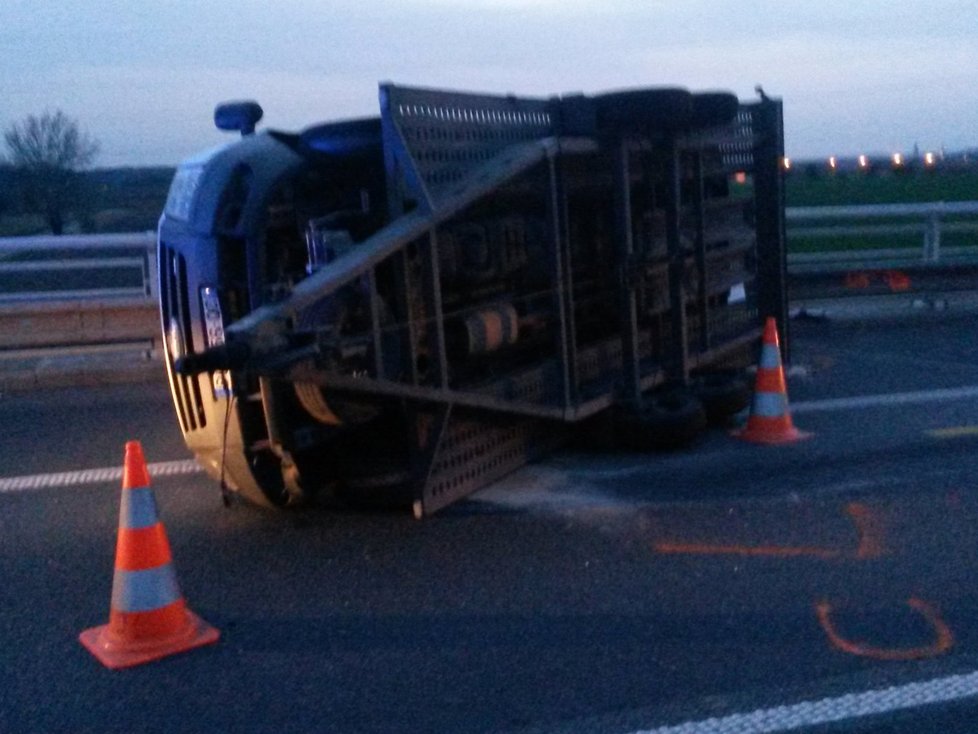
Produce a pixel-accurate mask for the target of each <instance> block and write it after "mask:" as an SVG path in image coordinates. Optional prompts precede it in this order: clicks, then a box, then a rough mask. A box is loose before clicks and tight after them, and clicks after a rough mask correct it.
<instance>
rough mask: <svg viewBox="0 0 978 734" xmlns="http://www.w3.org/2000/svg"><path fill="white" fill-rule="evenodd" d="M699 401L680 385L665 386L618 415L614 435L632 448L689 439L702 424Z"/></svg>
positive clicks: (672, 444) (664, 446)
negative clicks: (637, 405)
mask: <svg viewBox="0 0 978 734" xmlns="http://www.w3.org/2000/svg"><path fill="white" fill-rule="evenodd" d="M706 425H707V420H706V412H705V410H704V409H703V404H702V403H701V402H700V401H699V400H698V399H697V398H696V397H695V396H694V395H692V394H691V393H690V392H689V391H687V390H685V389H683V388H678V387H676V388H667V389H665V390H660V391H657V392H655V393H653V394H651V395H648V396H646V397H645V399H644V400H643V401H642V405H641V407H640V408H639V409H638V410H637V411H630V412H627V413H624V414H622V415H620V416H619V420H618V421H617V426H616V428H617V436H618V440H619V443H620V444H621V445H622V446H624V447H625V448H628V449H632V450H635V451H647V450H650V449H676V448H680V447H682V446H685V445H687V444H689V443H691V442H692V441H693V440H694V439H695V438H696V437H697V436H699V435H700V433H701V432H702V431H703V429H704V428H706Z"/></svg>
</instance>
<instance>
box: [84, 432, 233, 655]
mask: <svg viewBox="0 0 978 734" xmlns="http://www.w3.org/2000/svg"><path fill="white" fill-rule="evenodd" d="M219 636H220V632H218V631H217V630H216V629H215V628H214V627H211V626H210V625H209V624H207V623H206V622H204V621H203V620H202V619H200V618H199V617H198V616H197V615H195V614H194V613H193V612H191V611H190V610H189V609H187V606H186V603H185V602H184V599H183V596H182V595H181V593H180V587H179V586H178V585H177V578H176V574H175V573H174V570H173V564H172V560H171V558H170V543H169V541H168V540H167V537H166V530H165V529H164V528H163V523H161V522H160V521H159V519H158V518H157V513H156V500H155V498H154V497H153V490H152V489H150V486H149V471H148V470H147V468H146V461H145V459H144V458H143V449H142V446H140V444H139V442H138V441H130V442H128V443H127V444H126V459H125V465H124V470H123V474H122V504H121V507H120V509H119V536H118V539H117V542H116V553H115V575H114V576H113V578H112V603H111V608H110V610H109V622H108V624H104V625H101V626H99V627H93V628H91V629H87V630H85V631H84V632H82V633H81V634H80V635H79V640H81V643H82V644H83V645H84V646H85V647H86V648H88V651H89V652H91V653H92V655H94V656H95V657H96V658H98V659H99V661H100V662H101V663H102V664H103V665H105V666H106V667H107V668H128V667H130V666H132V665H139V664H141V663H148V662H150V661H151V660H158V659H159V658H162V657H166V656H167V655H172V654H174V653H178V652H183V651H185V650H191V649H193V648H195V647H200V646H201V645H207V644H210V643H212V642H216V641H217V638H218V637H219Z"/></svg>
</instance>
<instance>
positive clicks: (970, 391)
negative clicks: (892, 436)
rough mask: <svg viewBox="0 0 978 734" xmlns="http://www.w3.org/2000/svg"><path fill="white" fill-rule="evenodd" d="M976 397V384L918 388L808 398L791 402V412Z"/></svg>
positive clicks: (977, 389)
mask: <svg viewBox="0 0 978 734" xmlns="http://www.w3.org/2000/svg"><path fill="white" fill-rule="evenodd" d="M976 397H978V385H973V386H969V387H954V388H948V389H945V390H920V391H917V392H901V393H890V394H885V395H857V396H855V397H851V398H832V399H830V400H808V401H803V402H797V403H792V404H791V412H792V413H817V412H820V411H830V410H852V409H856V408H876V407H879V406H890V405H910V404H913V403H933V402H938V401H941V400H960V399H961V398H976Z"/></svg>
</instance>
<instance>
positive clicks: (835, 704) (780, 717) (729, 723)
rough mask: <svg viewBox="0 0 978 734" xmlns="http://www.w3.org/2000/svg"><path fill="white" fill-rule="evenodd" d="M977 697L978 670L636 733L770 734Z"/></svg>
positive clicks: (634, 733)
mask: <svg viewBox="0 0 978 734" xmlns="http://www.w3.org/2000/svg"><path fill="white" fill-rule="evenodd" d="M974 696H978V671H976V672H973V673H966V674H962V675H951V676H947V677H944V678H934V679H932V680H928V681H921V682H918V683H907V684H905V685H900V686H891V687H889V688H880V689H874V690H869V691H861V692H858V693H847V694H845V695H842V696H833V697H830V698H822V699H819V700H817V701H803V702H801V703H795V704H787V705H783V706H774V707H771V708H766V709H757V710H756V711H750V712H748V713H741V714H730V715H727V716H717V717H713V718H709V719H703V720H701V721H687V722H685V723H682V724H677V725H673V726H661V727H659V728H657V729H643V730H642V731H637V732H633V734H766V733H768V732H781V731H791V730H793V729H801V728H804V727H811V726H820V725H822V724H831V723H835V722H840V721H849V720H851V719H858V718H862V717H865V716H880V715H882V714H890V713H894V712H896V711H906V710H907V709H913V708H917V707H919V706H926V705H928V704H934V703H950V702H952V701H958V700H961V699H964V698H972V697H974Z"/></svg>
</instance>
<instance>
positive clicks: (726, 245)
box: [227, 84, 786, 516]
mask: <svg viewBox="0 0 978 734" xmlns="http://www.w3.org/2000/svg"><path fill="white" fill-rule="evenodd" d="M554 109H555V106H554V103H553V102H552V101H547V100H527V99H518V98H515V97H487V96H481V95H466V94H455V93H449V92H440V91H433V90H418V89H408V88H403V87H396V86H394V85H391V84H386V85H383V86H382V87H381V129H382V135H383V143H384V161H385V166H386V173H387V181H388V202H387V206H388V212H389V216H390V223H389V224H388V225H387V226H386V227H384V228H383V229H381V230H380V231H379V232H377V233H376V234H374V235H373V236H372V237H370V238H369V239H367V240H366V241H365V242H363V243H361V244H360V245H359V246H358V247H357V248H356V249H355V250H353V251H352V252H351V253H349V254H348V255H346V256H344V257H343V258H340V259H338V260H336V261H334V262H332V263H329V264H328V265H326V266H324V267H322V268H321V269H319V270H318V271H317V272H316V273H314V274H313V275H311V276H310V277H308V278H307V279H305V280H303V281H301V282H300V283H299V284H298V285H297V286H296V287H295V288H294V290H293V292H292V294H291V296H290V297H289V298H288V299H287V300H286V301H284V302H281V303H277V304H274V305H270V306H265V307H262V308H259V309H257V310H255V311H254V312H252V313H251V314H250V315H249V316H247V317H246V318H244V319H242V320H241V321H239V322H237V323H235V324H233V325H231V326H230V327H229V328H228V330H227V331H228V337H229V339H234V340H239V341H244V342H246V343H247V344H248V345H249V346H250V347H251V349H252V353H253V358H252V360H251V363H250V364H249V369H252V370H254V371H255V372H257V373H259V374H272V375H274V376H276V377H279V378H282V379H286V380H302V381H309V382H316V383H318V384H320V385H323V386H325V387H329V388H330V389H331V390H333V391H337V392H347V393H352V394H360V395H369V396H374V397H381V396H385V397H386V398H390V399H397V400H401V401H403V402H404V405H405V406H406V409H407V415H408V420H407V425H408V432H409V434H410V435H409V437H408V439H409V442H410V449H411V457H412V459H411V464H412V475H413V477H414V480H413V483H414V491H415V513H416V514H418V515H419V516H421V515H426V514H430V513H431V512H434V511H436V510H437V509H439V508H441V507H443V506H445V505H446V504H448V503H450V502H452V501H454V500H455V499H458V498H459V497H461V496H464V495H465V494H468V493H469V492H471V491H474V489H477V488H478V487H480V486H483V485H484V484H485V483H486V482H487V481H490V480H491V479H492V478H495V477H496V476H499V475H501V473H505V472H506V471H509V470H511V469H513V468H516V467H517V466H520V465H522V464H524V463H526V461H528V460H529V459H530V458H532V457H534V456H536V455H539V454H540V453H542V452H543V451H545V450H549V448H551V447H552V446H553V445H554V444H555V443H556V442H559V441H560V440H561V439H562V435H563V430H564V429H563V428H562V426H563V425H564V424H567V423H574V422H578V421H580V420H583V419H584V418H587V417H589V416H591V415H593V414H595V413H596V412H598V411H600V410H603V409H605V408H607V407H609V406H611V405H613V404H615V403H622V404H626V405H630V406H632V407H633V408H637V407H638V405H639V404H640V402H641V400H642V394H643V393H644V392H645V391H647V390H649V389H650V388H652V387H654V386H655V385H657V384H660V383H661V382H663V381H665V380H667V379H673V380H680V381H684V380H686V379H687V378H688V377H689V375H690V372H691V371H692V370H694V369H696V368H697V367H702V366H705V365H707V364H710V363H711V361H713V360H717V359H719V358H721V357H722V356H723V355H724V354H727V353H730V352H734V351H736V350H738V349H743V348H744V347H745V346H749V345H750V344H751V343H753V342H754V341H755V340H756V339H757V338H758V336H759V328H758V327H759V324H758V318H757V317H758V311H759V312H760V313H761V314H762V315H776V316H781V317H782V319H781V323H782V324H783V323H784V319H783V315H784V314H785V313H786V302H785V300H784V296H785V290H784V275H785V274H784V221H783V193H782V189H781V185H780V178H779V177H780V170H779V168H778V163H779V161H780V154H781V152H782V151H781V148H780V146H781V128H780V119H781V118H780V105H779V104H778V103H774V102H762V103H759V104H757V105H749V106H744V107H742V111H741V114H740V116H739V118H738V121H737V123H736V124H734V125H731V126H728V127H725V128H723V129H721V130H714V131H697V132H696V133H695V134H681V133H679V134H670V135H663V134H659V133H657V132H656V131H649V134H648V135H642V136H638V135H633V134H629V135H627V136H621V137H617V138H615V139H611V140H608V139H598V138H593V139H592V138H579V137H556V136H555V131H556V130H557V129H558V127H557V126H556V125H555V117H556V113H554V112H553V110H554ZM707 148H710V149H715V150H719V151H721V152H722V155H721V165H722V168H723V171H726V172H729V171H732V170H735V168H736V169H740V170H746V171H749V172H751V173H753V175H754V179H755V186H756V190H757V197H756V200H755V202H754V213H755V216H756V234H757V240H756V243H754V242H752V241H749V240H750V237H749V235H750V231H749V228H748V227H747V225H746V224H744V223H740V224H738V223H737V222H734V223H733V224H732V225H731V227H730V229H731V231H733V232H734V237H740V238H741V239H742V240H744V241H743V242H736V241H731V238H729V237H728V238H727V239H723V240H722V242H719V244H718V242H714V241H713V240H711V236H714V235H716V236H717V237H722V235H723V234H728V233H727V232H726V231H723V232H721V233H720V234H717V233H716V232H713V231H712V230H710V227H709V226H708V222H707V211H706V205H707V202H706V200H705V193H704V185H703V180H704V175H705V173H704V162H703V160H702V151H704V150H706V149H707ZM609 149H610V150H609ZM684 155H685V156H686V157H687V158H688V157H689V156H692V159H693V160H694V161H695V163H694V171H693V177H694V179H695V186H694V195H693V200H692V202H691V203H690V202H685V203H684V201H683V197H682V192H681V185H682V181H683V176H684V169H683V164H684V160H685V159H684ZM575 157H583V158H584V159H585V160H586V161H589V162H592V163H593V165H594V166H596V167H597V170H598V172H599V174H600V172H601V171H605V172H609V173H610V175H611V177H612V181H613V191H614V197H613V199H614V200H613V206H612V209H613V218H614V222H615V239H616V241H617V246H616V248H615V252H616V257H617V263H616V271H617V273H618V278H617V286H616V287H617V289H618V302H619V311H620V323H619V324H618V332H617V333H612V334H609V335H608V336H607V337H606V338H603V339H600V340H598V341H596V342H595V341H592V342H591V343H589V344H584V345H581V344H579V338H578V333H577V325H576V323H575V313H576V307H575V293H576V290H575V288H576V284H575V279H574V277H573V273H574V263H573V261H572V251H573V247H572V243H571V231H570V224H569V223H570V208H571V206H572V204H571V202H570V199H569V196H570V193H569V190H568V189H569V187H570V186H572V185H573V184H572V181H571V180H570V178H569V174H568V173H567V172H566V171H565V169H564V167H563V162H564V161H565V160H570V159H572V158H575ZM533 171H538V172H539V173H540V174H541V175H542V177H543V179H542V180H545V181H546V187H547V191H546V192H545V193H544V194H543V197H542V199H543V204H544V209H545V212H546V215H545V216H546V225H547V252H548V258H549V263H548V268H549V272H550V277H551V309H552V316H553V322H554V323H553V339H554V350H553V356H551V357H549V358H546V359H543V360H542V361H540V362H538V363H536V364H533V365H530V366H526V367H522V368H518V369H515V368H514V369H513V370H512V371H510V372H509V373H508V374H506V375H504V376H502V377H499V378H498V379H495V380H492V381H490V382H488V383H485V384H481V385H466V386H462V387H460V386H453V384H452V382H451V379H450V373H449V367H450V365H449V363H448V356H447V352H446V334H445V324H444V313H443V310H442V292H441V275H440V272H439V261H440V258H439V237H438V231H439V227H440V226H441V225H443V224H445V223H447V222H450V221H452V220H453V218H455V217H457V216H458V215H460V214H463V213H464V211H465V210H466V209H467V208H469V207H470V206H473V205H477V204H478V203H479V202H481V201H483V200H485V199H486V198H487V197H490V196H492V195H493V194H494V193H495V192H497V191H499V190H500V189H501V187H504V186H506V185H508V184H510V183H511V182H513V181H515V180H517V179H518V177H520V176H524V175H528V174H530V173H532V172H533ZM659 175H661V178H662V180H661V184H662V188H663V190H664V198H663V201H662V205H663V207H662V208H663V209H664V215H665V244H666V248H665V249H666V254H665V257H664V258H663V257H661V256H657V255H656V254H655V253H654V252H652V251H642V250H637V248H636V247H635V242H634V228H635V227H636V222H635V217H634V208H633V204H632V197H633V192H632V190H633V187H634V186H635V185H636V183H635V180H634V179H635V178H636V177H637V178H638V179H642V177H643V176H644V177H645V179H646V185H647V188H648V189H649V195H652V194H651V192H652V191H654V189H655V186H656V185H657V183H658V182H659V181H658V179H657V178H656V176H659ZM687 210H691V211H687ZM687 221H688V222H690V225H689V226H690V227H691V228H692V232H693V236H692V247H687V246H686V244H684V229H683V227H684V224H685V223H686V222H687ZM738 233H739V234H738ZM755 247H756V262H757V273H758V282H757V283H756V284H754V285H753V286H750V284H748V285H749V290H750V291H751V292H752V293H753V292H755V291H756V301H755V298H754V296H753V295H752V296H751V298H749V302H748V303H747V304H745V305H744V307H743V308H742V309H740V310H739V311H738V313H739V314H740V315H739V317H738V318H739V319H740V320H739V321H738V322H737V323H734V324H733V325H732V326H730V325H728V328H726V329H724V328H723V324H722V323H720V322H718V321H717V322H716V323H714V322H715V321H716V319H718V318H719V316H717V315H716V313H715V312H717V311H725V312H727V311H729V312H733V311H737V309H732V308H727V309H712V310H711V306H710V304H711V302H712V301H711V299H715V298H717V297H718V294H720V293H722V292H725V290H726V289H729V287H730V285H732V283H729V282H727V280H725V278H727V279H729V278H737V277H739V278H742V279H743V280H742V281H741V282H746V281H747V280H749V279H751V275H752V273H751V272H750V271H751V267H750V259H751V258H752V257H754V255H755V252H754V248H755ZM738 263H739V265H738ZM379 267H389V268H390V272H392V273H393V278H394V281H395V287H394V294H395V300H396V304H395V305H396V311H397V313H398V314H400V318H399V319H398V320H397V322H396V324H395V326H394V328H397V329H398V330H399V333H400V334H401V343H402V344H403V345H404V348H403V350H402V351H403V357H404V360H403V361H404V364H403V372H402V375H403V376H402V377H401V378H399V379H396V378H394V377H393V376H391V375H388V374H386V373H385V367H384V364H385V362H384V359H383V354H382V349H383V339H382V338H381V330H382V328H391V327H390V326H385V325H384V324H382V318H381V312H382V307H381V303H380V296H379V294H378V290H377V288H378V277H377V269H378V268H379ZM725 272H727V273H728V274H726V275H725ZM690 278H695V279H696V286H695V288H688V287H687V281H688V280H689V279H690ZM768 278H773V280H774V282H771V283H769V282H767V280H768ZM358 279H363V280H364V281H365V282H366V283H367V288H368V293H369V303H370V323H371V326H370V329H371V332H372V333H371V335H370V340H371V343H372V344H373V347H374V360H373V365H372V373H371V374H370V375H368V376H356V377H351V376H347V375H340V374H334V373H330V372H328V371H325V370H323V369H321V368H320V367H318V366H317V365H316V364H315V361H314V360H312V359H310V350H309V349H308V348H307V347H304V348H301V349H295V350H294V351H290V349H289V343H290V342H289V329H290V324H291V323H292V321H293V319H294V318H295V316H296V314H297V313H299V312H300V311H301V310H303V309H305V308H308V307H309V306H312V305H313V304H315V303H316V302H317V301H319V300H321V299H323V298H326V297H328V296H330V295H332V294H334V293H336V292H337V291H338V290H340V289H341V288H342V287H344V286H346V285H348V284H351V283H353V282H355V281H357V280H358ZM663 288H665V290H666V291H667V293H668V298H667V299H666V300H665V302H662V299H661V296H660V294H661V292H662V290H663ZM640 298H641V299H644V300H643V304H645V305H644V309H645V313H646V316H644V317H640V314H639V308H638V304H639V300H640ZM650 304H651V305H650ZM690 307H692V311H693V316H694V317H693V322H695V324H696V328H697V329H698V331H697V333H696V334H695V338H692V337H691V329H692V325H693V324H692V323H691V322H690V314H689V313H688V311H689V309H690ZM649 314H651V317H652V321H651V322H650V321H649ZM656 314H658V316H656ZM724 317H725V318H727V317H729V314H724ZM664 334H668V337H669V338H668V340H666V339H665V338H664V337H663V335H664ZM664 341H665V343H667V344H669V345H670V347H669V348H668V349H667V350H666V352H665V353H661V350H660V349H659V348H658V347H659V346H661V344H662V343H663V342H664ZM691 345H692V346H691ZM422 355H424V356H425V357H426V368H425V369H422V368H421V362H420V361H419V358H420V357H421V356H422ZM476 435H481V436H482V439H480V440H482V443H480V444H479V445H480V446H481V447H482V453H481V454H479V456H478V460H477V461H475V462H474V464H475V465H477V468H475V469H473V468H471V467H470V468H467V469H464V470H462V469H460V465H459V463H458V462H459V461H463V460H462V459H458V456H463V457H466V456H467V457H468V458H469V459H472V458H473V457H472V455H471V451H470V450H468V449H466V448H465V446H466V445H467V442H468V443H471V442H472V441H476V438H473V436H476ZM483 439H484V440H483ZM476 442H477V443H478V441H476ZM460 447H461V448H460ZM470 463H471V462H470Z"/></svg>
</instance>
